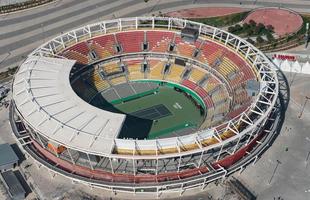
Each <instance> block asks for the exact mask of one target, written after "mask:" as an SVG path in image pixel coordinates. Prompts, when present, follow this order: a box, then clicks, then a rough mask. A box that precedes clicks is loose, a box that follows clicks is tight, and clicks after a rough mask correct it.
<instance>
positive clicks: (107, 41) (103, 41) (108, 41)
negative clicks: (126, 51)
mask: <svg viewBox="0 0 310 200" xmlns="http://www.w3.org/2000/svg"><path fill="white" fill-rule="evenodd" d="M91 41H93V42H95V43H96V44H98V45H100V46H101V47H102V48H104V50H106V51H107V53H110V55H114V54H115V53H116V52H115V49H114V47H115V39H114V36H113V35H112V34H110V35H103V36H99V37H95V38H93V39H91Z"/></svg>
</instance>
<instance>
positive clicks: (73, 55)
mask: <svg viewBox="0 0 310 200" xmlns="http://www.w3.org/2000/svg"><path fill="white" fill-rule="evenodd" d="M62 56H64V57H66V58H68V59H72V60H76V62H77V63H80V64H84V65H87V64H88V57H87V56H84V55H83V54H81V53H78V52H76V51H71V50H67V51H65V52H64V53H62Z"/></svg>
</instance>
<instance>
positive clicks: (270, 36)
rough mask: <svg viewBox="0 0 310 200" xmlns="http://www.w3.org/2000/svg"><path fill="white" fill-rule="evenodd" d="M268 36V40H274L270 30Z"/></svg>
mask: <svg viewBox="0 0 310 200" xmlns="http://www.w3.org/2000/svg"><path fill="white" fill-rule="evenodd" d="M266 37H267V40H268V42H272V41H274V37H273V35H272V34H271V33H270V32H267V34H266Z"/></svg>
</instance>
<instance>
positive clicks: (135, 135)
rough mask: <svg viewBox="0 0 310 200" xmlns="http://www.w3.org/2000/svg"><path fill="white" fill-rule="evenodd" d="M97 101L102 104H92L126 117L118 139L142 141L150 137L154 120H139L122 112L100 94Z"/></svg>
mask: <svg viewBox="0 0 310 200" xmlns="http://www.w3.org/2000/svg"><path fill="white" fill-rule="evenodd" d="M96 101H97V102H100V104H94V102H91V104H92V105H93V106H96V107H98V108H100V109H103V110H106V111H110V112H113V113H119V114H125V115H126V118H125V121H124V123H123V126H122V129H121V131H120V133H119V135H118V138H121V139H127V138H132V139H139V140H142V139H146V138H147V137H148V135H149V133H150V130H151V128H152V125H153V120H150V119H144V118H139V117H137V116H133V115H130V114H128V113H124V112H122V111H121V110H119V109H117V108H116V107H115V106H114V105H113V104H111V103H110V102H108V101H107V100H106V99H105V98H103V96H102V95H101V94H100V93H99V94H97V96H96Z"/></svg>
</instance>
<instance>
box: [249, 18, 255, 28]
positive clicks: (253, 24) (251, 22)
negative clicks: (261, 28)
mask: <svg viewBox="0 0 310 200" xmlns="http://www.w3.org/2000/svg"><path fill="white" fill-rule="evenodd" d="M249 25H250V26H252V27H256V22H255V21H254V20H253V19H251V20H250V21H249Z"/></svg>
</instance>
